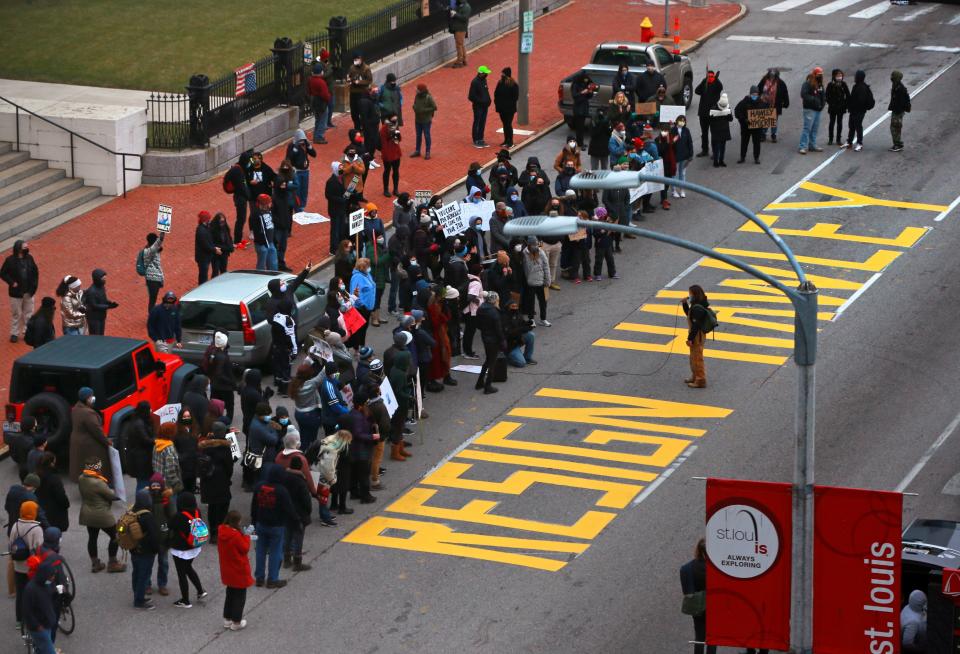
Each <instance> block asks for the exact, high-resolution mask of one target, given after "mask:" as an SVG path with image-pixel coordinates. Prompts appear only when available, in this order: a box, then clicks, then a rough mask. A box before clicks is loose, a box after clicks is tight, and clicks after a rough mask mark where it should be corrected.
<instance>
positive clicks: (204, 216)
mask: <svg viewBox="0 0 960 654" xmlns="http://www.w3.org/2000/svg"><path fill="white" fill-rule="evenodd" d="M210 218H211V216H210V212H209V211H201V212H200V213H199V214H198V215H197V229H196V231H195V232H194V235H193V260H194V261H195V262H196V263H197V285H198V286H199V285H200V284H203V283H204V282H205V281H207V279H208V276H209V274H210V265H211V264H212V263H213V258H214V257H218V256H220V254H221V253H222V252H223V251H222V250H221V249H220V248H218V247H217V246H216V245H214V244H213V234H211V233H210Z"/></svg>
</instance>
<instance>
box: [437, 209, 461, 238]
mask: <svg viewBox="0 0 960 654" xmlns="http://www.w3.org/2000/svg"><path fill="white" fill-rule="evenodd" d="M437 219H438V220H439V221H440V226H441V227H443V235H444V236H447V237H450V236H453V235H454V234H459V233H461V232H465V231H467V224H468V223H467V219H466V218H465V217H464V215H463V210H462V209H461V207H460V205H459V204H453V203H451V204H445V205H443V206H442V207H440V208H439V209H438V210H437Z"/></svg>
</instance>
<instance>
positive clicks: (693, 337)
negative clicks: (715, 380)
mask: <svg viewBox="0 0 960 654" xmlns="http://www.w3.org/2000/svg"><path fill="white" fill-rule="evenodd" d="M709 306H710V302H709V300H707V294H706V293H704V292H703V288H701V287H700V286H699V285H697V284H694V285H693V286H691V287H690V295H689V297H686V298H684V299H683V313H684V314H685V315H686V316H687V329H688V331H687V347H688V348H690V372H691V373H692V374H691V376H690V378H689V379H685V380H684V382H685V383H686V384H687V386H689V387H690V388H706V386H707V371H706V368H705V367H704V365H703V343H704V341H705V340H706V337H707V334H706V331H705V329H706V322H707V318H708V316H707V311H706V309H707V307H709Z"/></svg>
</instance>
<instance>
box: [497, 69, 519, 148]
mask: <svg viewBox="0 0 960 654" xmlns="http://www.w3.org/2000/svg"><path fill="white" fill-rule="evenodd" d="M519 101H520V86H519V85H518V84H517V81H516V80H515V79H513V71H512V70H511V69H510V67H509V66H507V67H506V68H504V69H503V70H502V71H500V81H499V82H497V86H496V88H494V90H493V108H494V109H495V110H496V112H497V113H498V114H499V115H500V122H501V123H502V124H503V143H501V144H500V145H501V146H502V147H507V148H510V147H513V117H514V116H515V115H516V113H517V102H519Z"/></svg>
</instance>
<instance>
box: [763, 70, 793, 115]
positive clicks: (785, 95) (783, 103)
mask: <svg viewBox="0 0 960 654" xmlns="http://www.w3.org/2000/svg"><path fill="white" fill-rule="evenodd" d="M767 79H768V76H767V75H764V76H763V78H762V79H761V80H760V83H759V84H757V88H758V89H760V97H761V98H763V97H764V87H765V86H766V83H767ZM765 101H766V100H765ZM773 106H774V107H776V109H777V115H778V116H779V115H780V114H782V113H783V110H784V109H787V108H788V107H789V106H790V92H789V91H788V90H787V85H786V84H785V83H784V81H783V80H782V79H780V77H779V76H777V93H776V98H774V101H773Z"/></svg>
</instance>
